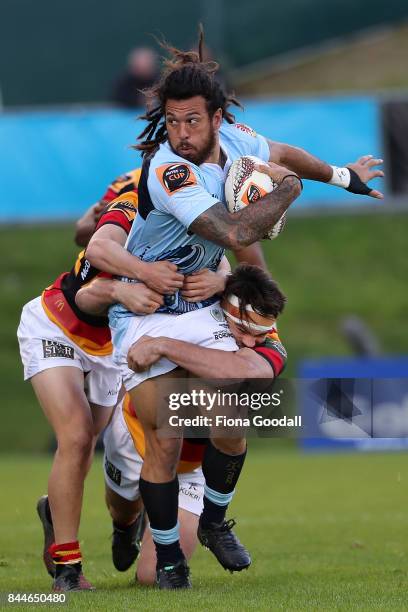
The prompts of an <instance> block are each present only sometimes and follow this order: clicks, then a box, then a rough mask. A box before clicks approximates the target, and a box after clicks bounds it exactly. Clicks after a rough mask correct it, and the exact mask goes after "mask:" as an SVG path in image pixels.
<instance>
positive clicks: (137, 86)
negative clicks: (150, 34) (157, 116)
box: [112, 47, 159, 108]
mask: <svg viewBox="0 0 408 612" xmlns="http://www.w3.org/2000/svg"><path fill="white" fill-rule="evenodd" d="M158 74H159V72H158V55H157V53H156V52H155V51H154V50H153V49H150V48H149V47H136V48H134V49H132V51H131V52H130V53H129V56H128V64H127V70H126V72H124V73H123V74H122V75H121V76H120V77H119V78H118V80H117V81H116V83H115V84H114V87H113V92H112V99H113V101H114V102H116V103H117V104H119V105H120V106H124V107H126V108H143V107H145V105H146V97H145V95H144V93H143V90H144V89H147V88H149V87H152V85H153V84H154V83H155V82H156V80H157V78H158Z"/></svg>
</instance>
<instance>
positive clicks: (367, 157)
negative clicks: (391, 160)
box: [357, 155, 373, 164]
mask: <svg viewBox="0 0 408 612" xmlns="http://www.w3.org/2000/svg"><path fill="white" fill-rule="evenodd" d="M372 157H373V156H372V155H362V156H361V157H359V158H358V160H357V163H358V164H366V163H367V162H368V161H369V160H370V159H372Z"/></svg>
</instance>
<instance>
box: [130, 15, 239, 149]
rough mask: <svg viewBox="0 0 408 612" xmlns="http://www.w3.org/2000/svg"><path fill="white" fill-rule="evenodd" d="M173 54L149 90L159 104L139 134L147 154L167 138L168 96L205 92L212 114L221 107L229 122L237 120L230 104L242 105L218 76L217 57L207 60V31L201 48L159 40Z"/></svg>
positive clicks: (147, 115) (184, 96)
mask: <svg viewBox="0 0 408 612" xmlns="http://www.w3.org/2000/svg"><path fill="white" fill-rule="evenodd" d="M158 42H159V44H160V46H161V47H162V48H163V49H164V50H165V51H166V52H167V53H168V54H169V58H168V59H166V60H165V62H164V70H163V73H162V75H161V78H160V80H159V82H158V83H157V84H156V85H154V86H153V87H151V88H150V89H148V90H147V91H145V95H146V96H147V98H148V99H149V98H150V99H155V100H157V101H158V104H157V105H156V106H155V107H154V108H152V109H151V110H149V111H147V112H146V113H145V114H144V115H142V116H141V117H140V119H143V120H145V121H147V126H146V128H145V129H144V130H143V132H142V133H141V134H139V136H138V141H140V142H138V144H136V145H135V147H134V148H135V149H137V150H138V151H141V152H142V155H143V156H144V155H147V154H149V153H150V152H151V151H153V150H154V149H155V148H156V147H157V146H158V145H159V144H160V143H162V142H164V141H165V140H166V139H167V129H166V121H165V108H166V102H167V100H187V99H188V98H192V97H193V96H202V97H203V98H204V99H205V100H206V104H207V110H208V113H209V115H210V117H212V116H213V114H214V113H215V111H216V110H217V109H218V108H221V110H222V116H223V118H224V119H225V120H226V121H227V122H228V123H234V122H235V117H234V115H233V114H232V113H231V112H230V111H229V110H228V107H229V106H230V104H234V105H235V106H239V107H241V105H240V103H239V102H238V100H236V99H235V97H233V96H228V95H227V94H226V93H225V92H224V91H223V89H222V87H221V85H220V84H219V83H218V81H217V80H216V79H215V78H214V76H215V73H216V72H217V70H218V68H219V65H218V63H217V62H214V61H204V32H203V28H202V26H200V30H199V40H198V51H197V52H196V51H180V50H179V49H176V48H175V47H172V46H171V45H169V44H167V43H166V42H165V41H164V40H163V41H158Z"/></svg>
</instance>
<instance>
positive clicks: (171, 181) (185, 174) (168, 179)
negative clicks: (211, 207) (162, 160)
mask: <svg viewBox="0 0 408 612" xmlns="http://www.w3.org/2000/svg"><path fill="white" fill-rule="evenodd" d="M156 174H157V178H158V179H159V181H160V183H161V184H162V185H163V187H164V188H165V190H166V191H167V193H168V194H171V193H173V192H174V191H177V189H182V188H183V187H191V186H192V185H196V184H197V179H196V177H195V175H194V172H193V171H192V170H191V168H190V166H189V165H188V164H165V165H164V166H160V167H159V168H157V169H156Z"/></svg>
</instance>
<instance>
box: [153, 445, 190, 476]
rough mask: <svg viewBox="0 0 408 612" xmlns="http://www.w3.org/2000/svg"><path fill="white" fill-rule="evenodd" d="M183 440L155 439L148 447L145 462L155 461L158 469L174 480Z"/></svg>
mask: <svg viewBox="0 0 408 612" xmlns="http://www.w3.org/2000/svg"><path fill="white" fill-rule="evenodd" d="M181 444H182V440H179V439H178V438H157V437H156V438H154V439H151V440H149V444H147V445H146V455H145V462H146V461H147V462H149V461H150V460H152V461H153V463H154V464H155V466H156V467H157V468H160V469H161V470H163V471H165V472H166V473H168V475H169V478H174V476H175V474H176V469H177V464H178V460H179V457H180V450H181Z"/></svg>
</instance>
